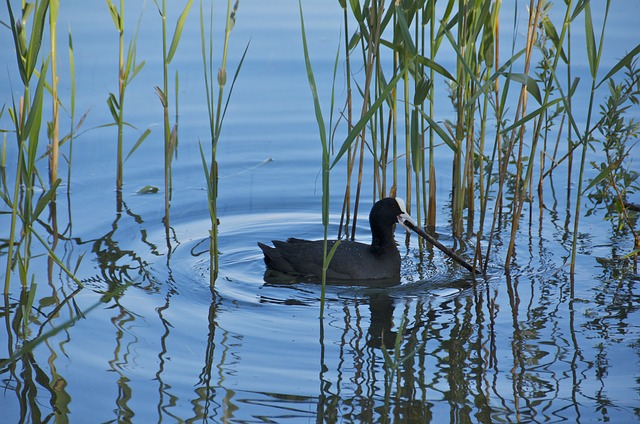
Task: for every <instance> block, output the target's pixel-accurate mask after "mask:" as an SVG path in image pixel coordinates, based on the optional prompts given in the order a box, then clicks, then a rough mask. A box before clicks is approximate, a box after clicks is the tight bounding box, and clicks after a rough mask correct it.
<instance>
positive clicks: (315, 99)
mask: <svg viewBox="0 0 640 424" xmlns="http://www.w3.org/2000/svg"><path fill="white" fill-rule="evenodd" d="M298 5H299V8H300V26H301V28H302V49H303V51H304V64H305V67H306V69H307V79H308V81H309V88H310V89H311V96H312V97H313V109H314V111H315V114H316V121H317V123H318V130H319V132H320V142H321V143H322V149H323V150H325V149H326V148H327V130H326V127H325V123H324V118H323V116H322V108H321V107H320V100H319V99H318V88H317V86H316V80H315V78H314V76H313V68H312V67H311V61H310V59H309V49H308V47H307V35H306V31H305V28H304V16H303V13H302V3H301V2H300V0H298Z"/></svg>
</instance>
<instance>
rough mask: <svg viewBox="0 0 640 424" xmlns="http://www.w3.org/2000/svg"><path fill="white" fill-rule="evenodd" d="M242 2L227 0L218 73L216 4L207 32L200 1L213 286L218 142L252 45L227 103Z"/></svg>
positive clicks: (212, 278)
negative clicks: (233, 33)
mask: <svg viewBox="0 0 640 424" xmlns="http://www.w3.org/2000/svg"><path fill="white" fill-rule="evenodd" d="M239 2H240V1H239V0H236V2H235V4H233V7H232V2H231V0H228V2H227V13H226V19H225V29H224V40H223V43H222V58H221V64H220V68H219V69H218V71H217V73H216V72H214V67H213V63H214V56H213V46H214V37H213V5H211V8H210V13H209V22H208V25H209V27H208V28H209V31H208V33H207V31H206V28H205V20H204V16H205V15H204V10H203V7H202V1H200V44H201V47H202V66H203V70H204V84H205V93H206V96H207V112H208V115H209V116H208V117H209V136H210V140H209V143H210V146H211V156H210V163H209V164H207V160H206V157H205V154H204V151H203V150H202V144H201V145H200V156H201V158H202V168H203V170H204V173H205V178H206V183H207V199H208V205H209V218H210V220H211V229H210V230H209V258H210V266H209V284H210V285H211V287H213V286H214V284H215V281H216V279H217V278H218V271H219V261H218V256H219V253H220V252H219V249H218V209H217V200H218V162H217V158H216V156H217V149H218V142H219V140H220V134H221V131H222V124H223V122H224V118H225V115H226V112H227V107H228V106H229V101H230V100H231V94H232V93H233V87H234V85H235V82H236V79H237V78H238V74H239V72H240V69H241V68H242V64H243V62H244V58H245V56H246V54H247V51H248V49H249V44H247V47H246V48H245V50H244V52H243V54H242V58H241V59H240V62H239V63H238V66H237V68H236V71H235V73H234V75H233V80H232V81H231V86H230V88H229V93H228V94H227V96H226V100H224V103H223V98H224V89H225V87H226V85H227V53H228V49H229V35H230V34H231V30H232V29H233V27H234V25H235V22H236V13H237V11H238V4H239ZM214 75H215V81H216V82H217V85H218V87H217V90H216V87H215V84H214Z"/></svg>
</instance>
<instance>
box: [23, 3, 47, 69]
mask: <svg viewBox="0 0 640 424" xmlns="http://www.w3.org/2000/svg"><path fill="white" fill-rule="evenodd" d="M48 8H49V0H44V1H42V3H40V4H39V5H38V8H37V9H36V13H35V15H34V16H33V28H32V32H31V39H30V40H29V49H28V51H27V52H26V53H27V66H26V72H27V77H29V78H31V74H32V73H33V70H34V69H35V67H36V63H37V61H38V55H39V53H40V46H41V45H42V35H43V33H44V28H45V26H46V22H47V9H48Z"/></svg>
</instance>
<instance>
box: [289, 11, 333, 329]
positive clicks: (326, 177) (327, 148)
mask: <svg viewBox="0 0 640 424" xmlns="http://www.w3.org/2000/svg"><path fill="white" fill-rule="evenodd" d="M298 7H299V9H300V30H301V35H302V48H303V51H304V62H305V67H306V70H307V79H308V81H309V88H310V90H311V96H312V98H313V108H314V111H315V117H316V123H317V125H318V132H319V136H320V144H321V146H322V226H323V228H324V233H323V234H324V245H323V253H322V254H323V260H322V279H321V282H322V292H321V296H320V318H322V317H323V315H324V302H325V292H326V283H327V269H328V268H329V263H330V262H331V258H332V257H333V254H334V253H335V251H336V249H337V248H338V245H339V244H340V242H339V241H338V242H336V243H334V244H333V247H332V248H331V249H329V245H328V238H329V194H330V192H329V182H330V176H331V145H330V139H329V136H328V134H333V132H332V131H331V127H332V124H331V122H332V118H333V107H334V100H335V76H336V72H337V64H338V58H339V54H337V55H336V60H335V62H334V67H333V81H334V85H333V86H332V88H331V105H330V119H329V127H327V126H326V124H325V119H324V115H323V113H322V107H321V105H320V99H319V97H318V88H317V86H316V81H315V77H314V74H313V68H312V66H311V60H310V58H309V49H308V47H307V34H306V30H305V27H304V14H303V13H302V1H301V0H298ZM338 51H339V49H338Z"/></svg>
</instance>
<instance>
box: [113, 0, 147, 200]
mask: <svg viewBox="0 0 640 424" xmlns="http://www.w3.org/2000/svg"><path fill="white" fill-rule="evenodd" d="M107 7H108V8H109V13H110V14H111V18H112V19H113V23H114V25H115V27H116V31H117V32H118V94H117V95H116V94H114V93H112V92H110V93H109V97H108V98H107V105H108V106H109V110H110V112H111V116H112V118H113V121H114V125H115V126H116V127H117V130H118V141H117V148H116V210H117V211H118V212H121V211H122V185H123V183H124V171H123V165H124V158H123V150H124V127H125V126H127V125H129V126H131V125H130V124H128V123H127V122H126V121H125V119H124V104H125V93H126V90H127V86H128V85H129V84H130V83H131V81H133V79H134V78H135V77H136V75H137V74H138V72H140V70H142V68H143V66H144V64H145V61H142V62H140V63H138V62H137V59H136V51H137V48H136V46H137V39H138V30H139V28H140V21H141V19H142V14H141V15H140V19H139V20H138V25H137V26H136V29H135V32H134V35H133V37H131V39H130V40H129V46H128V48H127V50H126V56H125V45H124V42H125V40H124V39H125V19H124V17H125V8H124V0H120V8H119V9H118V8H117V7H116V6H115V4H114V3H113V1H112V0H107ZM150 132H151V130H150V129H146V130H145V131H144V132H143V133H142V134H141V135H140V137H139V138H138V140H137V141H136V143H135V144H134V146H133V147H132V149H131V151H130V153H129V155H128V156H130V155H131V154H132V153H133V152H134V151H135V150H136V149H137V148H138V146H140V144H142V142H143V141H144V140H145V139H146V138H147V136H148V135H149V134H150ZM128 156H127V157H128Z"/></svg>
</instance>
